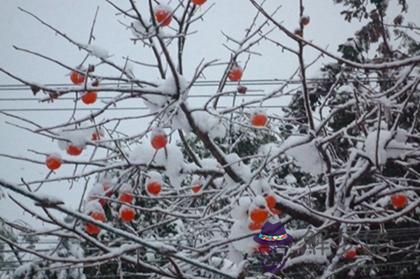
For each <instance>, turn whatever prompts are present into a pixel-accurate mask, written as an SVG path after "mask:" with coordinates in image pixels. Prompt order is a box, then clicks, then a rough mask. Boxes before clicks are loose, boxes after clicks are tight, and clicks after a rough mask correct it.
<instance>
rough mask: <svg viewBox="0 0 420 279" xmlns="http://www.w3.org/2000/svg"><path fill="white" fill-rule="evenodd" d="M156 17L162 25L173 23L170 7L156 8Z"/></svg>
mask: <svg viewBox="0 0 420 279" xmlns="http://www.w3.org/2000/svg"><path fill="white" fill-rule="evenodd" d="M155 19H156V21H157V22H158V23H159V24H160V25H162V26H168V25H169V24H171V21H172V15H171V11H170V9H169V8H167V7H164V6H159V7H157V8H156V10H155Z"/></svg>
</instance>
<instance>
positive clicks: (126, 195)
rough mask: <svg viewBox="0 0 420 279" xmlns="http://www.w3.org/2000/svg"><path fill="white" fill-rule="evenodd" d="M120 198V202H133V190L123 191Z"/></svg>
mask: <svg viewBox="0 0 420 279" xmlns="http://www.w3.org/2000/svg"><path fill="white" fill-rule="evenodd" d="M118 200H119V201H120V202H126V203H132V202H133V200H134V195H133V193H131V192H122V193H120V195H119V197H118Z"/></svg>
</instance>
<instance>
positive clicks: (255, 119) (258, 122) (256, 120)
mask: <svg viewBox="0 0 420 279" xmlns="http://www.w3.org/2000/svg"><path fill="white" fill-rule="evenodd" d="M267 121H268V118H267V115H265V113H263V112H256V113H254V114H252V116H251V124H252V126H253V127H254V128H262V127H265V125H267Z"/></svg>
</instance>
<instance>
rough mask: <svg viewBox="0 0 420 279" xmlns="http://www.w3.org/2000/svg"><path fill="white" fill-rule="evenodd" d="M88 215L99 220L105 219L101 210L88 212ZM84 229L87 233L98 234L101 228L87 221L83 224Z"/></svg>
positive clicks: (103, 220)
mask: <svg viewBox="0 0 420 279" xmlns="http://www.w3.org/2000/svg"><path fill="white" fill-rule="evenodd" d="M90 217H91V218H93V219H95V220H97V221H100V222H105V221H106V217H105V214H104V213H102V212H96V211H94V212H92V213H91V214H90ZM85 230H86V232H87V233H88V234H93V235H94V234H98V233H99V232H100V231H101V228H100V227H98V226H97V225H95V224H92V223H87V224H86V225H85Z"/></svg>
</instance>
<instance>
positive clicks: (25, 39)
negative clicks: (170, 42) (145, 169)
mask: <svg viewBox="0 0 420 279" xmlns="http://www.w3.org/2000/svg"><path fill="white" fill-rule="evenodd" d="M115 2H116V3H122V4H121V5H123V6H124V7H128V2H129V1H121V0H120V1H115ZM138 2H141V1H138ZM172 2H173V3H171V4H170V5H172V6H175V2H176V1H172ZM304 2H305V6H306V14H309V15H310V17H311V23H310V25H309V27H308V28H307V29H306V31H305V37H306V38H308V39H312V40H313V41H314V42H316V43H317V44H318V45H320V46H323V47H326V46H328V49H329V50H331V51H335V50H336V49H337V45H338V44H339V43H341V42H344V41H345V39H346V38H348V37H349V36H351V34H352V32H353V31H354V30H355V29H357V28H358V26H359V24H357V23H356V24H353V25H349V24H347V23H345V22H344V20H343V19H342V17H341V16H340V15H339V11H340V10H341V9H342V7H341V6H339V5H333V4H332V2H333V1H332V0H306V1H304ZM390 2H397V1H396V0H395V1H392V0H391V1H390ZM408 2H409V5H410V9H411V13H410V15H411V16H410V17H411V19H412V21H417V24H418V23H419V22H418V21H419V20H418V18H417V16H418V14H419V13H418V12H419V11H420V1H418V0H411V1H408ZM213 3H214V4H215V6H214V7H213V8H212V9H211V10H210V12H209V13H208V14H207V15H206V16H205V19H204V21H203V22H199V23H198V24H196V25H195V26H194V27H193V28H192V30H197V31H198V33H196V34H193V35H192V36H191V37H190V40H189V41H188V43H187V47H186V50H185V63H186V64H185V66H186V74H185V75H186V78H187V79H188V77H189V76H190V75H191V73H192V72H193V71H194V69H195V66H196V65H197V64H198V63H199V61H200V60H201V59H202V58H206V60H207V61H208V60H212V59H221V60H226V59H227V58H228V57H229V52H228V51H227V50H226V49H225V48H224V47H223V46H222V43H223V42H225V39H224V37H223V36H222V34H221V31H223V32H225V33H227V34H230V35H232V36H233V37H234V38H237V39H240V38H241V36H242V34H244V29H245V28H246V27H247V26H248V24H249V22H250V20H251V19H252V17H253V16H254V14H255V10H254V9H253V7H252V5H251V4H250V3H249V2H248V1H246V0H233V1H232V0H230V1H229V0H218V1H216V0H208V3H207V4H206V6H209V5H210V4H213ZM267 4H268V5H267V6H268V7H270V8H271V9H272V8H273V7H274V6H276V5H279V4H280V5H282V8H281V10H280V11H279V12H278V14H277V16H276V18H277V19H279V20H281V21H283V22H284V24H285V26H286V27H288V28H290V29H292V30H293V29H294V28H295V27H296V26H297V23H298V1H297V0H295V1H291V0H268V1H267ZM1 6H2V8H1V10H0V67H2V68H5V69H7V70H8V71H11V72H13V73H15V74H17V75H19V76H21V77H22V78H24V79H27V80H32V81H36V82H39V83H66V82H68V77H67V76H66V75H67V74H68V73H67V71H66V70H64V69H62V68H60V67H58V66H56V65H55V64H51V63H49V62H45V61H43V60H41V59H39V58H37V57H34V56H30V55H28V54H25V53H21V52H18V51H15V50H14V49H13V48H12V45H17V46H20V47H23V48H28V49H31V50H34V51H37V52H41V53H43V54H47V55H49V56H51V57H52V58H55V59H58V60H61V61H62V62H64V63H65V64H68V65H77V64H78V63H79V62H80V61H81V59H82V58H83V57H84V53H82V52H80V51H79V50H78V49H77V48H76V47H74V46H73V45H70V44H69V43H67V42H66V41H64V40H63V39H62V38H61V37H59V36H56V35H55V34H54V33H53V32H52V31H50V30H48V29H46V28H45V27H44V26H42V25H40V24H38V23H37V22H36V21H35V20H34V19H33V18H31V17H29V16H28V15H26V14H24V13H22V12H20V11H19V10H18V9H17V7H22V8H24V9H26V10H29V11H31V12H33V13H35V14H37V15H38V16H40V17H41V18H42V19H44V20H45V21H47V22H48V23H50V24H51V25H53V26H55V27H57V28H58V29H60V30H62V31H63V32H65V33H66V34H67V35H69V36H70V37H72V38H73V39H75V40H76V41H79V42H82V43H86V41H87V38H88V35H89V29H90V25H91V22H92V18H93V15H94V13H95V10H96V7H97V6H100V11H99V16H98V19H97V25H96V28H95V36H96V40H95V42H94V44H96V45H99V46H101V47H103V48H105V49H107V50H108V51H109V52H110V53H111V54H112V55H114V56H113V59H114V61H117V62H120V63H122V62H121V61H122V60H121V57H122V56H127V55H128V56H130V57H131V58H133V59H138V60H142V59H147V57H150V51H149V50H148V49H146V48H144V47H142V46H141V45H133V44H132V43H131V42H130V41H129V38H131V32H130V31H129V30H126V29H125V27H124V26H122V25H121V24H120V23H118V21H117V19H120V20H122V21H123V22H125V23H128V24H129V23H130V20H128V19H126V18H122V17H116V16H115V13H116V11H115V10H114V9H113V8H112V7H111V6H110V5H109V4H107V3H106V2H105V1H100V0H89V1H86V0H73V1H64V0H37V1H24V0H2V5H1ZM392 13H393V14H394V15H395V14H397V13H398V10H396V9H394V10H393V11H392ZM392 18H393V17H392V16H391V17H389V19H388V20H389V21H391V20H392ZM276 33H277V35H276V36H275V37H276V38H278V39H279V40H281V41H284V42H285V43H286V44H289V43H288V42H287V41H286V37H284V36H282V35H280V33H279V32H276ZM255 50H256V51H259V52H261V53H263V56H261V57H258V56H257V57H254V58H253V59H252V60H251V62H250V64H249V66H248V69H247V71H246V72H245V74H244V77H243V78H244V79H272V78H280V79H281V78H287V77H288V76H289V75H290V73H291V72H292V71H294V70H295V69H296V67H297V63H296V58H295V57H293V56H291V55H289V54H287V53H284V52H281V50H280V49H278V48H274V47H273V46H272V45H270V44H268V43H262V44H261V45H260V46H258V47H257V48H256V49H255ZM315 55H316V52H313V51H310V50H308V52H307V55H306V57H305V59H306V61H310V60H311V59H313V57H315ZM245 59H246V57H245V56H243V57H241V58H240V60H241V61H242V62H244V61H245ZM325 62H326V60H323V61H321V63H325ZM102 71H103V72H106V73H108V72H107V70H106V69H104V70H102ZM222 71H223V68H222V67H220V68H213V69H212V70H210V71H208V72H206V77H207V79H209V80H215V79H218V78H219V77H220V76H221V75H222ZM316 72H317V67H314V68H313V70H310V75H314V74H316ZM111 74H112V73H111ZM135 74H136V76H137V77H141V78H144V79H152V80H153V79H155V78H156V77H157V73H156V72H153V71H150V70H149V69H147V68H135ZM10 83H16V82H15V81H14V80H12V79H10V78H9V77H7V76H5V75H3V74H2V73H0V84H10ZM195 90H197V92H196V94H204V93H208V94H211V93H214V92H212V90H214V88H204V89H203V88H199V89H195ZM0 94H1V96H0V97H12V96H17V97H31V96H32V95H31V93H30V92H29V91H28V92H5V91H0ZM192 94H194V92H192ZM71 105H72V103H71V102H62V103H54V104H37V103H33V102H31V103H23V102H2V101H0V110H1V109H5V108H23V107H39V108H47V107H48V108H51V107H71ZM130 105H131V106H135V105H142V104H141V102H138V103H131V104H130ZM69 113H70V112H27V113H19V115H21V116H24V117H27V118H30V119H31V120H32V121H35V122H38V123H41V124H42V125H52V124H55V123H60V122H63V121H65V120H66V119H67V118H68V117H69ZM86 113H87V112H86V111H84V112H81V113H80V114H78V115H79V116H80V115H84V114H86ZM124 113H133V112H124ZM114 114H115V113H114ZM118 114H119V115H121V112H119V113H118ZM111 115H112V113H111V114H109V116H111ZM6 120H7V119H6V118H5V117H4V116H2V115H0V129H1V135H2V136H1V141H0V153H8V154H14V155H25V156H32V157H33V156H34V155H33V154H31V153H28V152H27V149H35V150H39V151H42V152H51V151H57V150H58V147H57V144H56V143H52V142H50V141H49V140H45V139H44V138H41V137H39V136H36V135H32V134H30V133H28V132H26V131H22V130H19V129H17V128H15V127H11V126H9V125H6V124H5V121H6ZM138 125H139V123H131V124H129V125H125V126H123V128H124V130H125V132H128V133H131V134H134V133H136V129H138V128H137V127H138ZM86 153H88V152H86ZM37 158H38V159H39V158H40V157H37ZM0 165H1V166H2V167H1V169H0V177H2V178H4V179H6V180H8V181H12V182H18V181H19V179H20V178H21V177H22V178H24V179H25V180H32V179H35V178H42V177H44V176H45V175H46V174H47V170H46V169H45V167H43V166H38V165H34V164H26V163H22V162H20V161H13V160H9V159H5V158H2V157H0ZM71 171H72V169H71V168H69V167H64V168H62V169H60V175H64V174H65V173H69V172H71ZM82 183H83V182H82V181H81V182H80V184H76V185H75V187H74V188H73V189H71V190H69V188H68V183H67V182H65V183H50V184H46V185H45V186H44V187H43V188H42V192H47V193H49V194H53V195H57V196H58V197H60V198H62V199H63V200H65V201H66V203H68V204H69V205H70V206H76V205H77V202H78V198H77V197H78V196H79V195H80V191H81V189H82V187H81V186H82ZM0 212H1V213H0V214H1V216H2V217H7V218H10V219H12V220H13V219H17V218H23V219H24V220H26V221H29V222H30V223H32V224H33V222H32V221H30V219H29V218H28V216H23V215H22V214H21V211H20V210H17V208H16V206H14V205H13V203H12V202H10V201H8V200H5V199H2V200H0Z"/></svg>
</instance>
